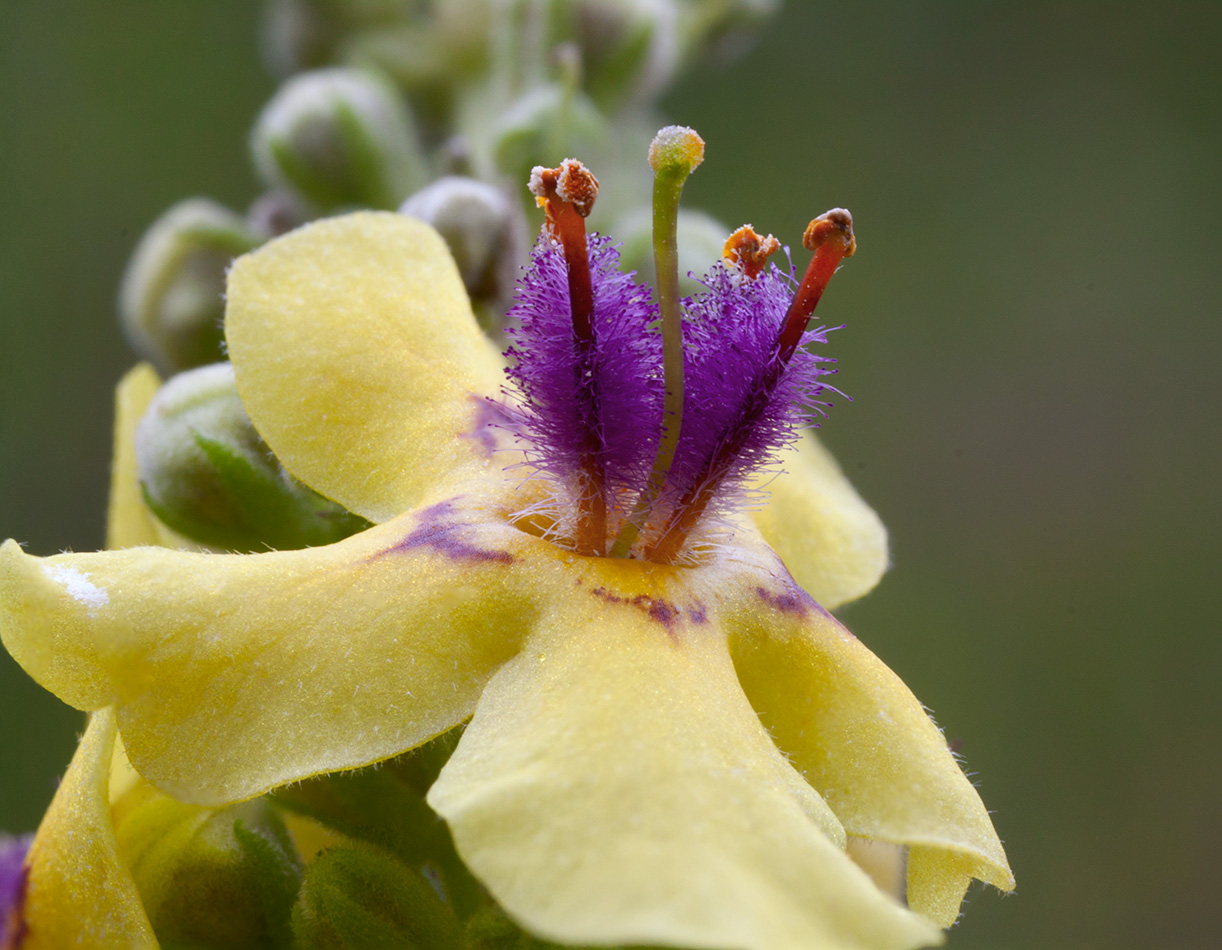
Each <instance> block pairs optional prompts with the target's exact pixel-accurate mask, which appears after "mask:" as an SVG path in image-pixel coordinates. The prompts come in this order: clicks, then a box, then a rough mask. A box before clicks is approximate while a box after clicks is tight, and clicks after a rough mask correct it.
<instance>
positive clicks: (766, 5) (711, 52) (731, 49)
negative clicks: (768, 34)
mask: <svg viewBox="0 0 1222 950" xmlns="http://www.w3.org/2000/svg"><path fill="white" fill-rule="evenodd" d="M780 6H781V0H688V3H686V4H685V5H684V11H683V21H682V24H681V32H682V36H683V46H684V49H683V55H684V58H685V59H690V58H692V57H693V56H704V57H705V58H711V59H720V60H727V59H733V58H735V57H736V56H739V55H740V54H742V53H743V52H745V51H746V49H747V48H748V47H749V46H750V45H751V43H752V41H753V40H754V39H755V36H756V34H757V33H759V31H760V29H762V28H763V26H764V25H765V24H767V22H768V21H769V20H770V19H771V18H772V16H773V14H774V13H776V11H777V10H778V9H780Z"/></svg>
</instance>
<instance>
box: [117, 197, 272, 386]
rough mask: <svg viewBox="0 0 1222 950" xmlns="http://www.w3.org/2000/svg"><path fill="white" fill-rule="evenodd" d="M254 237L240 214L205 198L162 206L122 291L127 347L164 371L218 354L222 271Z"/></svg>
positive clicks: (208, 360)
mask: <svg viewBox="0 0 1222 950" xmlns="http://www.w3.org/2000/svg"><path fill="white" fill-rule="evenodd" d="M258 243H259V240H258V238H257V237H256V236H255V235H254V234H253V233H252V232H251V230H250V229H249V228H248V227H247V225H246V223H245V222H244V221H243V219H242V218H241V217H240V216H239V215H237V214H236V213H234V212H233V211H230V210H229V209H228V208H225V207H223V206H222V205H219V204H217V203H216V202H214V201H209V200H208V199H206V198H190V199H188V200H186V201H182V202H179V203H178V204H176V205H174V206H173V207H172V208H170V209H169V210H168V211H167V212H165V214H163V215H162V216H161V217H160V218H158V219H157V221H156V222H154V224H153V226H152V227H150V228H149V229H148V231H146V232H145V234H144V237H142V238H141V239H140V243H139V244H138V245H137V246H136V250H135V253H133V254H132V257H131V261H130V262H129V263H128V265H127V271H126V273H125V274H124V275H123V283H122V285H121V287H120V289H119V317H120V320H121V322H122V324H123V329H124V331H125V332H126V333H127V337H128V339H129V340H130V341H131V344H132V346H133V347H135V348H136V350H137V351H139V352H140V353H141V354H142V355H144V356H145V357H147V358H148V359H150V360H152V361H153V362H154V363H156V364H157V365H158V366H159V367H160V368H161V369H162V370H163V371H165V372H174V371H177V370H183V369H190V368H192V367H194V366H202V365H203V364H205V363H213V362H215V361H216V360H218V359H220V358H221V339H222V333H221V321H222V319H223V317H224V311H225V303H224V300H223V297H222V295H223V294H224V291H225V271H226V269H227V268H228V267H229V262H230V261H232V260H233V258H235V257H237V256H238V255H240V254H245V253H246V252H247V251H249V250H252V249H253V248H254V247H255V246H257V245H258Z"/></svg>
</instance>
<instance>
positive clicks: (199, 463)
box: [136, 363, 367, 552]
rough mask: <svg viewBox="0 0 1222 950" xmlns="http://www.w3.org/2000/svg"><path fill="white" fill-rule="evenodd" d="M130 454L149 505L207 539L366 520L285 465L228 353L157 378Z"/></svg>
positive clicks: (327, 538)
mask: <svg viewBox="0 0 1222 950" xmlns="http://www.w3.org/2000/svg"><path fill="white" fill-rule="evenodd" d="M136 458H137V465H138V471H139V474H140V482H141V484H142V485H143V486H144V494H145V500H146V501H147V503H148V505H149V507H150V508H151V509H152V510H153V512H154V514H156V515H157V517H158V518H160V519H161V520H162V521H163V522H165V523H166V524H167V525H168V526H169V527H171V528H173V529H174V530H175V531H177V532H179V533H180V534H183V535H185V536H187V537H188V538H191V539H192V540H195V541H199V542H201V543H203V544H207V545H211V546H213V547H218V548H224V549H227V550H232V551H245V552H249V551H265V550H267V549H268V548H275V549H280V550H284V549H293V548H303V547H310V546H313V545H318V544H330V543H332V542H334V541H339V540H341V539H343V538H346V537H348V536H349V535H350V534H354V533H355V532H356V531H359V530H361V529H362V528H364V527H367V522H365V521H364V520H363V519H361V518H358V517H356V516H355V515H353V514H351V513H350V512H348V511H347V510H346V509H344V508H342V507H340V506H339V505H337V504H335V503H334V502H331V501H328V500H327V499H325V498H323V497H322V496H321V495H319V494H317V493H316V492H314V491H311V490H310V489H309V488H307V487H306V486H305V485H303V484H302V483H301V482H299V481H297V480H296V479H295V478H293V477H292V476H291V475H289V474H288V472H286V471H285V470H284V468H283V467H282V466H281V465H280V463H279V462H278V461H277V460H276V458H275V457H274V456H273V455H272V453H271V451H270V450H269V449H268V448H267V446H266V444H264V442H263V440H262V439H261V438H260V437H259V434H258V433H257V432H256V431H255V428H254V425H253V424H252V423H251V421H250V417H249V416H248V415H247V414H246V410H245V408H244V407H243V406H242V402H241V400H240V399H239V398H238V392H237V389H236V387H235V386H234V380H233V367H232V366H230V365H229V364H228V363H217V364H214V365H212V366H204V367H201V368H200V369H195V370H191V371H190V372H186V373H180V374H179V375H178V376H175V377H173V378H172V379H171V380H170V381H169V382H167V383H166V384H165V385H164V386H163V387H162V388H161V390H160V391H159V392H158V393H157V395H156V396H155V397H154V399H153V401H152V403H151V404H150V405H149V408H148V411H147V412H146V413H145V416H144V418H143V419H142V420H141V422H140V426H139V428H138V429H137V431H136Z"/></svg>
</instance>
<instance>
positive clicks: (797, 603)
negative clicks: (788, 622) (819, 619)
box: [755, 584, 819, 617]
mask: <svg viewBox="0 0 1222 950" xmlns="http://www.w3.org/2000/svg"><path fill="white" fill-rule="evenodd" d="M755 592H756V593H757V594H758V595H759V598H760V600H762V601H763V602H764V603H766V604H767V605H768V606H769V607H771V608H772V609H773V610H779V611H781V612H782V613H787V614H797V615H798V616H799V617H804V616H805V615H806V612H807V611H808V610H810V609H811V608H818V607H819V605H818V604H817V603H816V602H815V599H814V598H813V597H811V596H810V594H808V593H806V591H804V590H803V589H802V588H801V587H798V586H797V585H796V584H794V585H792V586H790V588H789V589H788V590H785V591H781V592H780V593H773V592H772V591H770V590H768V589H767V588H765V587H757V588H755Z"/></svg>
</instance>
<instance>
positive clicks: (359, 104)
mask: <svg viewBox="0 0 1222 950" xmlns="http://www.w3.org/2000/svg"><path fill="white" fill-rule="evenodd" d="M250 147H251V151H252V153H253V155H254V160H255V165H256V167H257V168H258V170H259V174H260V175H261V176H262V177H263V179H264V181H265V182H266V183H267V184H268V185H269V186H272V187H276V188H282V189H285V190H288V191H290V192H293V193H296V194H297V195H299V196H300V197H301V198H303V199H304V200H306V201H308V202H309V203H310V204H312V205H314V206H315V207H317V208H320V209H322V210H324V211H326V210H332V209H335V208H339V207H342V206H344V205H365V206H368V207H373V208H394V207H397V206H398V204H399V203H400V202H401V201H402V200H403V199H404V198H405V197H406V196H407V195H409V194H411V192H412V191H413V190H415V189H416V188H417V187H419V185H420V184H421V183H422V182H423V181H424V179H425V177H426V168H425V160H424V156H423V153H422V151H421V148H420V143H419V141H418V140H417V137H416V131H415V128H414V126H413V124H412V118H411V116H410V115H409V113H408V111H407V105H406V103H404V102H403V101H402V100H401V99H400V98H399V97H398V95H397V94H396V93H395V92H394V90H393V89H392V88H391V87H390V86H389V85H387V84H386V83H384V82H382V81H381V80H380V79H378V78H377V77H375V76H374V75H373V74H372V73H368V72H365V71H363V70H359V69H321V70H317V71H316V72H311V73H303V74H302V75H300V76H297V77H295V78H294V79H291V80H289V81H288V82H287V83H285V84H284V85H283V86H282V87H281V88H280V90H279V92H277V93H276V95H275V96H274V97H273V98H272V100H271V102H269V103H268V104H267V105H266V106H265V107H264V109H263V112H262V113H261V114H260V115H259V119H258V121H257V122H256V123H255V127H254V130H253V132H252V133H251V138H250Z"/></svg>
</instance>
